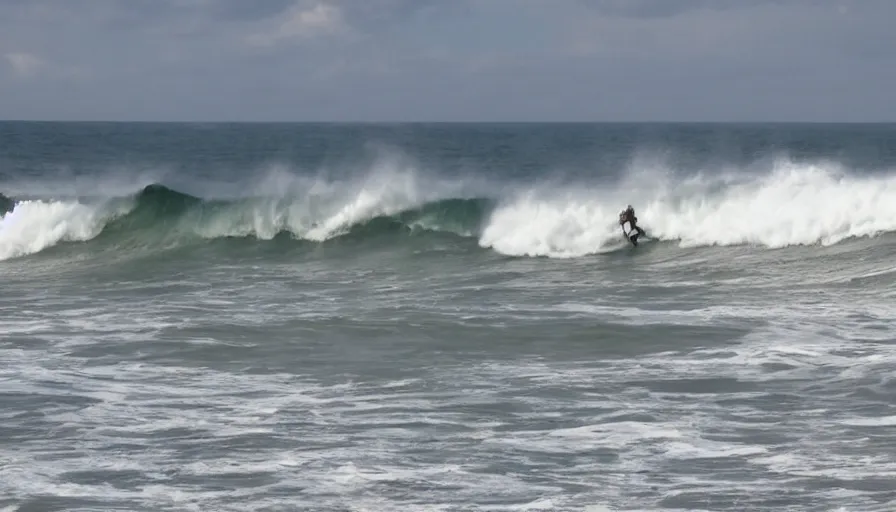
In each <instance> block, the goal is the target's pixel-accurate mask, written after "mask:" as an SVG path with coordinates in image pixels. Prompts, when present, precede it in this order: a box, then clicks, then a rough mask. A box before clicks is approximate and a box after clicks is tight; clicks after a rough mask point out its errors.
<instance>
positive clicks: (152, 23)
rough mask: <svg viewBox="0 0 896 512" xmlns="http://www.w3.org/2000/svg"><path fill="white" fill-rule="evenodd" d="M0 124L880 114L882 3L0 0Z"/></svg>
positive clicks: (894, 14) (893, 9)
mask: <svg viewBox="0 0 896 512" xmlns="http://www.w3.org/2000/svg"><path fill="white" fill-rule="evenodd" d="M0 119H59V120H196V121H645V120H647V121H650V120H669V121H679V120H681V121H744V120H745V121H763V120H772V121H779V120H783V121H788V120H790V121H896V0H777V1H775V0H0Z"/></svg>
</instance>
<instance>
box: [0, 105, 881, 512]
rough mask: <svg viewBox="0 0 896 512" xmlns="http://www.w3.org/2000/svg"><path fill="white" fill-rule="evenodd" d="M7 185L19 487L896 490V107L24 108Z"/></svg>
mask: <svg viewBox="0 0 896 512" xmlns="http://www.w3.org/2000/svg"><path fill="white" fill-rule="evenodd" d="M627 204H631V205H632V206H634V208H635V209H636V213H637V216H638V218H639V221H640V224H641V225H642V226H643V227H644V228H645V229H646V230H647V232H648V234H649V235H650V237H651V240H648V241H646V242H644V243H643V244H642V245H640V246H639V247H637V248H632V247H630V246H629V244H628V243H627V242H626V241H625V240H624V239H623V237H622V235H621V231H620V228H619V226H618V225H617V223H616V220H617V215H618V213H619V211H620V210H621V209H623V208H624V207H625V206H626V205H627ZM0 212H2V214H3V216H2V219H0V510H4V511H32V510H110V509H115V510H147V511H148V510H153V511H159V510H203V511H204V510H234V511H236V510H239V511H243V510H266V511H274V510H315V511H331V510H332V511H362V510H363V511H392V510H446V511H455V510H458V511H460V510H464V511H467V510H489V511H491V510H564V511H565V510H582V511H583V510H587V509H588V507H593V510H603V509H605V510H613V511H617V510H712V511H722V510H724V511H743V510H812V511H818V510H824V511H839V510H842V511H850V512H852V511H882V512H883V511H887V512H889V511H892V510H896V434H894V432H896V398H894V397H896V372H894V364H896V306H894V304H896V260H894V255H896V234H894V233H896V125H796V124H793V125H787V124H774V125H761V124H750V125H693V124H692V125H689V124H632V125H624V124H608V125H601V124H594V125H590V124H506V125H504V124H471V125H464V124H431V125H427V124H392V125H388V124H384V125H363V124H359V125H352V124H346V125H340V124H335V125H331V124H295V125H293V124H150V123H24V122H4V123H0Z"/></svg>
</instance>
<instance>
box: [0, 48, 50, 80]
mask: <svg viewBox="0 0 896 512" xmlns="http://www.w3.org/2000/svg"><path fill="white" fill-rule="evenodd" d="M3 57H4V58H5V59H6V62H7V63H8V64H9V66H10V68H12V72H13V74H14V75H15V76H17V77H20V78H29V77H32V76H34V75H35V74H36V73H38V72H39V71H40V70H41V69H42V68H43V67H44V65H45V64H44V61H43V60H41V59H40V58H39V57H37V56H36V55H32V54H30V53H24V52H11V53H7V54H5V55H4V56H3Z"/></svg>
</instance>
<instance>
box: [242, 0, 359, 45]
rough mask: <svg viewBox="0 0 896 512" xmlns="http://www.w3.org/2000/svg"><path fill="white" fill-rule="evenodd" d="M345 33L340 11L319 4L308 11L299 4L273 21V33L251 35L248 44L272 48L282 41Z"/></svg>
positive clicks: (306, 7) (271, 31)
mask: <svg viewBox="0 0 896 512" xmlns="http://www.w3.org/2000/svg"><path fill="white" fill-rule="evenodd" d="M347 31H348V26H347V25H346V24H345V21H344V19H343V17H342V10H341V9H340V8H339V7H337V6H335V5H330V4H327V3H322V2H319V3H316V4H314V5H312V6H310V7H309V6H306V5H304V3H302V2H300V3H297V4H296V5H294V6H293V7H292V8H290V9H288V10H287V11H285V12H284V13H282V14H281V15H279V16H278V17H277V18H276V20H275V23H274V27H273V30H270V31H266V32H257V33H254V34H252V35H250V36H249V37H248V38H247V41H248V42H249V43H250V44H252V45H257V46H272V45H275V44H277V43H280V42H283V41H289V40H296V39H298V40H306V39H313V38H317V37H322V36H328V35H334V34H344V33H346V32H347Z"/></svg>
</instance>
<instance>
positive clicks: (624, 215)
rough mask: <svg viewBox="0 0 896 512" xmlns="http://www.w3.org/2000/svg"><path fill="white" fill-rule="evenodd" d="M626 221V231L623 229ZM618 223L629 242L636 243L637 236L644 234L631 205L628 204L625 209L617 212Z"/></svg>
mask: <svg viewBox="0 0 896 512" xmlns="http://www.w3.org/2000/svg"><path fill="white" fill-rule="evenodd" d="M626 222H628V225H629V229H628V232H626V230H625V223H626ZM619 225H620V226H622V232H623V233H624V234H625V236H626V238H628V239H629V240H631V242H632V243H633V244H635V245H638V237H639V236H646V235H647V234H646V233H644V230H643V229H641V227H640V226H638V217H636V216H635V209H634V208H632V205H628V206H627V207H626V208H625V210H622V211H621V212H620V213H619Z"/></svg>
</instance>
